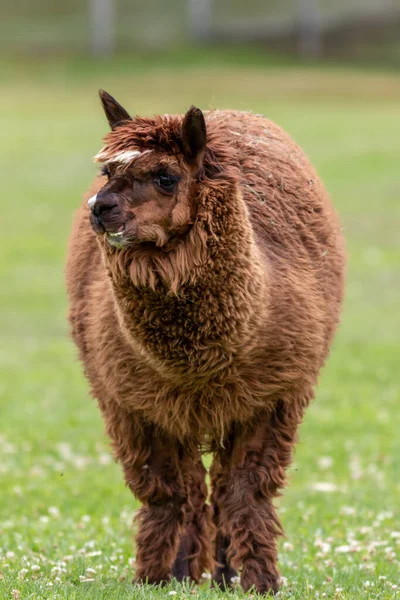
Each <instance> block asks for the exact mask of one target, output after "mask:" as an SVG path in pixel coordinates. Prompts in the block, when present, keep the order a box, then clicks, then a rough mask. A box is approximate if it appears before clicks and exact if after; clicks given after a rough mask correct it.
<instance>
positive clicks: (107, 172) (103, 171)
mask: <svg viewBox="0 0 400 600" xmlns="http://www.w3.org/2000/svg"><path fill="white" fill-rule="evenodd" d="M100 173H101V174H102V175H103V177H107V178H108V179H110V176H111V172H110V169H109V168H108V167H107V165H103V166H102V167H101V170H100Z"/></svg>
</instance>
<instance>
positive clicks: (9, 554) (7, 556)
mask: <svg viewBox="0 0 400 600" xmlns="http://www.w3.org/2000/svg"><path fill="white" fill-rule="evenodd" d="M6 558H8V559H10V560H12V559H13V558H15V553H14V552H12V551H11V550H9V551H8V552H6Z"/></svg>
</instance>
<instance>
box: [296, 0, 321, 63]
mask: <svg viewBox="0 0 400 600" xmlns="http://www.w3.org/2000/svg"><path fill="white" fill-rule="evenodd" d="M297 6H298V31H299V52H300V54H301V55H303V56H308V57H314V58H318V57H319V56H321V50H322V27H321V25H322V23H321V15H320V12H319V7H318V0H297Z"/></svg>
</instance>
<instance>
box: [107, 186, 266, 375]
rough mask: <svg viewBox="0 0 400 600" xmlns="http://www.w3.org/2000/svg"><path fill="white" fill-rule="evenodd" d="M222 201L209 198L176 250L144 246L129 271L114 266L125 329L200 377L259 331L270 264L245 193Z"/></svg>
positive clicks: (163, 360) (170, 366)
mask: <svg viewBox="0 0 400 600" xmlns="http://www.w3.org/2000/svg"><path fill="white" fill-rule="evenodd" d="M207 200H208V202H209V203H210V198H209V197H208V199H207ZM216 202H217V199H216V198H214V203H216ZM217 208H219V209H220V210H219V211H218V210H216V207H215V206H211V207H210V206H207V204H206V203H204V204H203V206H202V207H201V210H200V211H199V218H198V220H197V222H196V223H195V225H194V226H193V228H192V230H191V232H190V234H189V235H188V237H187V239H186V240H184V241H182V242H181V243H180V244H179V245H177V246H176V248H175V249H173V250H172V251H171V252H169V253H166V254H162V253H158V254H152V255H151V254H148V253H144V252H143V251H140V250H139V251H137V253H134V255H133V257H132V255H131V262H130V265H129V267H128V265H126V267H128V268H127V270H126V268H125V277H120V276H119V275H118V272H117V271H116V269H115V268H111V269H110V271H111V274H112V275H111V278H112V283H113V293H114V298H115V302H116V308H117V312H118V316H119V320H120V324H121V327H122V329H123V331H124V333H125V337H126V338H127V339H128V341H129V342H130V343H131V345H132V347H133V348H134V349H135V350H139V351H140V353H141V355H142V356H143V355H144V356H146V357H147V358H148V360H149V361H150V362H152V364H153V365H154V366H156V368H157V369H159V370H162V371H164V372H170V371H172V372H173V373H174V374H176V371H177V370H178V371H181V372H182V373H184V374H185V376H187V375H188V372H189V371H190V372H193V373H196V376H197V377H198V376H201V374H202V373H204V376H209V375H210V373H212V372H215V371H216V370H220V369H221V368H223V367H224V366H226V365H228V364H229V363H230V362H231V361H232V357H233V356H234V355H235V353H237V352H239V350H240V348H242V347H243V345H244V344H245V343H246V344H247V343H248V342H249V339H251V338H252V337H254V335H255V331H256V330H257V329H258V324H259V321H260V319H261V317H262V311H263V310H264V308H263V307H264V306H265V302H264V300H265V290H266V268H265V265H263V264H262V261H261V259H260V256H259V253H258V249H257V247H256V244H255V242H254V239H253V232H252V229H251V225H250V222H249V219H248V214H247V210H246V207H245V204H244V202H243V200H242V198H241V197H240V196H237V198H236V202H233V201H232V198H230V202H226V203H225V204H223V203H222V202H221V201H220V200H219V205H218V207H217ZM127 271H128V272H129V277H128V276H127Z"/></svg>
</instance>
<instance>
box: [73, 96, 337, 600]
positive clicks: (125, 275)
mask: <svg viewBox="0 0 400 600" xmlns="http://www.w3.org/2000/svg"><path fill="white" fill-rule="evenodd" d="M101 100H102V103H103V107H104V110H105V113H106V116H107V118H108V121H109V123H110V126H111V132H110V133H108V135H106V137H105V145H104V147H103V148H102V150H101V151H100V152H99V153H98V154H97V157H96V160H97V161H98V162H101V163H103V168H102V171H101V174H100V175H99V177H97V179H96V181H95V183H94V185H93V187H92V190H91V192H90V196H91V198H90V200H89V206H88V202H86V201H85V202H84V203H83V205H82V206H81V208H80V209H79V210H78V213H77V216H76V219H75V223H74V226H73V231H72V236H71V241H70V247H69V257H68V265H67V286H68V293H69V299H70V313H69V319H70V322H71V325H72V334H73V337H74V340H75V342H76V344H77V346H78V348H79V352H80V357H81V360H82V362H83V364H84V368H85V373H86V375H87V377H88V379H89V381H90V384H91V389H92V393H93V396H94V397H95V398H97V400H98V403H99V406H100V409H101V411H102V414H103V417H104V421H105V426H106V431H107V433H108V435H109V436H110V438H111V441H112V445H113V449H114V452H115V456H116V458H117V459H118V460H119V461H120V462H121V464H122V467H123V470H124V473H125V479H126V482H127V485H128V486H129V487H130V489H131V490H132V492H133V493H134V495H135V496H136V497H137V498H138V499H139V500H140V501H141V503H142V504H143V506H142V508H141V510H140V511H139V516H138V526H139V531H138V536H137V573H136V577H137V580H138V581H147V582H149V583H161V582H165V581H168V580H169V579H170V578H171V577H173V576H174V577H176V578H177V579H178V580H182V579H183V578H191V579H192V580H194V581H198V580H199V579H200V577H201V575H202V573H203V572H204V571H207V570H208V569H214V575H213V579H214V582H215V584H216V585H220V586H222V587H224V586H229V584H230V580H231V578H232V577H233V576H234V575H236V571H237V570H239V569H241V584H242V587H243V589H244V590H249V589H250V588H251V587H252V586H254V589H255V590H257V591H258V592H260V593H266V592H268V591H276V590H277V588H278V584H279V573H278V570H277V537H278V536H279V535H281V534H282V527H281V524H280V522H279V519H278V516H277V514H276V510H275V508H274V505H273V499H274V498H275V497H276V496H278V495H279V491H280V489H281V488H282V487H283V486H284V485H285V469H286V468H287V467H288V466H289V465H290V462H291V458H292V450H293V446H294V444H295V442H296V432H297V429H298V425H299V423H300V422H301V420H302V417H303V413H304V410H305V408H306V407H307V405H308V404H309V402H310V401H311V399H312V398H313V394H314V391H313V389H314V386H315V384H316V382H317V378H318V373H319V371H320V369H321V367H322V365H323V364H324V361H325V359H326V357H327V355H328V351H329V346H330V344H331V341H332V337H333V334H334V331H335V329H336V326H337V323H338V319H339V313H340V307H341V302H342V295H343V279H344V265H345V253H344V250H343V240H342V235H341V230H340V226H339V222H338V219H337V217H336V214H335V212H334V210H333V208H332V206H331V203H330V200H329V198H328V195H327V193H326V192H325V190H324V188H323V185H322V184H321V182H320V180H319V179H318V177H317V175H316V173H315V171H314V169H313V167H312V166H311V165H310V163H309V162H308V160H307V158H306V157H305V156H304V154H303V153H302V151H301V150H300V149H299V148H298V146H296V144H295V143H294V142H293V141H292V140H291V138H290V137H289V136H288V135H287V134H286V133H284V132H283V131H282V130H281V129H280V128H279V127H277V126H276V125H274V124H273V123H271V122H270V121H268V120H267V119H265V118H264V117H262V116H260V115H253V114H250V113H243V112H235V111H210V112H208V113H206V114H205V115H203V113H202V112H201V111H200V110H199V109H197V108H194V107H192V108H191V109H190V110H189V111H188V112H187V113H186V115H185V116H184V117H182V116H179V115H178V116H176V115H164V116H157V117H153V118H139V117H136V118H134V119H131V118H130V116H129V115H128V113H127V112H126V111H125V109H123V108H122V107H121V106H120V105H119V104H118V103H117V102H116V101H115V100H114V99H113V98H112V97H111V96H109V95H108V94H107V93H106V92H101ZM204 451H208V452H212V453H213V455H214V461H213V464H212V468H211V473H210V474H211V484H212V494H211V507H210V506H209V505H208V504H207V497H208V492H207V486H206V482H205V475H206V471H205V469H204V467H203V464H202V459H201V456H202V453H203V452H204Z"/></svg>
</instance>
